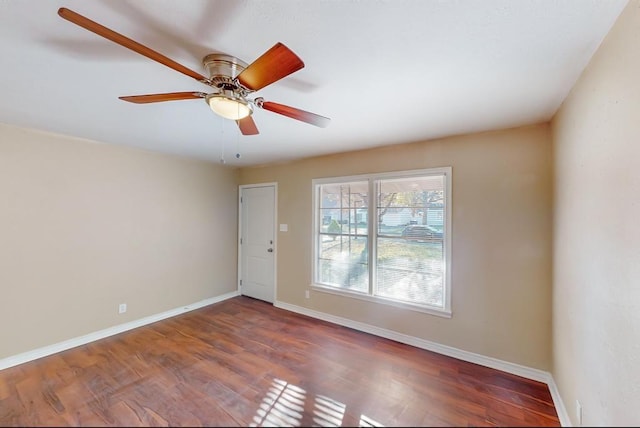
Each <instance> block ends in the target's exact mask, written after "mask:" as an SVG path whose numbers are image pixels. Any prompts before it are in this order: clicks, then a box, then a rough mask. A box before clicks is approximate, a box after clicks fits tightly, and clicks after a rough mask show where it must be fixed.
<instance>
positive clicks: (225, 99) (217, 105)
mask: <svg viewBox="0 0 640 428" xmlns="http://www.w3.org/2000/svg"><path fill="white" fill-rule="evenodd" d="M224 92H227V93H220V94H216V93H212V94H209V95H207V96H206V97H205V100H206V101H207V104H209V107H211V110H213V112H214V113H216V114H218V115H220V116H222V117H224V118H225V119H231V120H240V119H244V118H245V117H247V116H249V115H251V114H252V113H253V107H252V106H251V104H250V103H249V102H248V101H247V100H245V99H243V98H240V97H237V96H235V94H234V93H233V92H232V91H224Z"/></svg>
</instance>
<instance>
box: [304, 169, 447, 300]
mask: <svg viewBox="0 0 640 428" xmlns="http://www.w3.org/2000/svg"><path fill="white" fill-rule="evenodd" d="M342 180H345V179H342ZM446 186H447V178H446V174H445V173H443V172H438V173H434V172H429V171H425V172H424V173H423V174H415V173H414V174H408V175H405V176H403V175H402V173H398V174H397V176H393V175H390V174H381V175H380V176H373V175H372V176H368V177H367V178H366V179H360V178H358V179H354V180H353V181H349V180H348V179H347V180H346V181H340V182H338V181H336V182H330V180H328V179H325V180H323V183H321V184H316V185H315V189H316V192H317V193H316V198H317V199H316V200H317V202H316V210H317V211H316V214H317V224H316V230H317V235H316V242H317V247H316V250H315V259H316V266H315V268H316V269H315V272H316V275H315V282H316V283H317V284H319V285H322V286H328V287H331V288H336V289H341V290H345V291H352V292H357V293H363V294H366V295H369V296H372V297H379V298H382V299H385V300H393V301H398V302H405V303H410V304H414V305H416V304H417V305H422V306H426V307H433V308H437V309H446V308H445V306H446V303H447V302H446V300H447V294H446V292H447V278H446V247H445V245H446V242H447V241H446V233H447V224H446V218H447V216H446V210H447V201H446V194H447V193H446ZM370 194H372V195H374V196H373V197H371V198H370ZM369 219H372V220H373V223H371V222H370V221H369ZM370 267H371V269H370Z"/></svg>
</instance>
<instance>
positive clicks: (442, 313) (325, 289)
mask: <svg viewBox="0 0 640 428" xmlns="http://www.w3.org/2000/svg"><path fill="white" fill-rule="evenodd" d="M311 288H312V289H313V290H314V291H319V292H321V293H327V294H335V295H337V296H344V297H352V298H354V299H359V300H364V301H367V302H373V303H379V304H383V305H389V306H395V307H397V308H402V309H408V310H411V311H416V312H422V313H426V314H429V315H435V316H438V317H442V318H451V317H452V314H451V311H450V310H446V309H435V308H433V307H428V306H421V305H415V304H411V303H405V302H399V301H397V300H391V299H385V298H384V297H378V296H370V295H368V294H363V293H359V292H357V291H348V290H340V289H337V288H333V287H329V286H325V285H321V284H315V283H314V284H311Z"/></svg>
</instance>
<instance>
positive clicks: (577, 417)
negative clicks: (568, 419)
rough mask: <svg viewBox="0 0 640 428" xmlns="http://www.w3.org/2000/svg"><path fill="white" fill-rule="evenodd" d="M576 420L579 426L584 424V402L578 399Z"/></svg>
mask: <svg viewBox="0 0 640 428" xmlns="http://www.w3.org/2000/svg"><path fill="white" fill-rule="evenodd" d="M576 420H577V421H578V426H582V404H580V401H578V400H576Z"/></svg>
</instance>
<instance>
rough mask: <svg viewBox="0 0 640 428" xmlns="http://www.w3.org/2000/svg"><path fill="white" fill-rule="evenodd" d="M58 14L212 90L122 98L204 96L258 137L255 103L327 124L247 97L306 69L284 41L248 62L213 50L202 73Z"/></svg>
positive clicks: (216, 109)
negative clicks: (254, 113)
mask: <svg viewBox="0 0 640 428" xmlns="http://www.w3.org/2000/svg"><path fill="white" fill-rule="evenodd" d="M58 15H60V16H61V17H62V18H64V19H66V20H67V21H69V22H72V23H74V24H76V25H78V26H80V27H82V28H84V29H86V30H89V31H91V32H93V33H95V34H97V35H99V36H102V37H104V38H106V39H108V40H111V41H112V42H114V43H117V44H119V45H121V46H124V47H126V48H128V49H131V50H133V51H134V52H137V53H139V54H141V55H144V56H146V57H147V58H149V59H152V60H154V61H156V62H159V63H161V64H163V65H165V66H167V67H169V68H172V69H173V70H176V71H178V72H180V73H182V74H185V75H187V76H189V77H191V78H193V79H195V80H197V81H198V82H200V83H204V84H205V85H208V86H210V87H211V88H212V89H213V92H211V93H209V94H206V93H203V92H195V91H186V92H170V93H162V94H148V95H131V96H123V97H120V99H121V100H123V101H127V102H131V103H135V104H148V103H155V102H164V101H179V100H189V99H198V98H204V99H205V101H206V102H207V104H208V105H209V107H210V108H211V110H213V112H214V113H216V114H218V115H219V116H221V117H223V118H225V119H230V120H235V121H236V123H237V124H238V127H239V129H240V132H241V133H242V134H243V135H256V134H258V133H259V132H258V128H257V126H256V124H255V122H254V121H253V119H252V117H251V115H252V114H253V111H254V106H256V107H258V108H261V109H264V110H268V111H271V112H274V113H278V114H281V115H283V116H287V117H290V118H292V119H296V120H299V121H302V122H306V123H309V124H311V125H315V126H319V127H325V126H327V125H328V124H329V122H330V119H329V118H327V117H324V116H320V115H318V114H315V113H310V112H308V111H304V110H300V109H297V108H294V107H290V106H286V105H284V104H278V103H274V102H269V101H264V99H263V98H262V97H259V98H256V99H253V100H252V99H249V98H247V97H248V96H249V95H250V94H251V93H253V92H255V91H258V90H260V89H262V88H264V87H265V86H268V85H270V84H272V83H274V82H276V81H278V80H280V79H282V78H283V77H286V76H288V75H289V74H291V73H294V72H296V71H298V70H300V69H301V68H303V67H304V63H303V62H302V60H301V59H300V58H299V57H298V56H297V55H296V54H295V53H293V51H291V50H290V49H289V48H287V47H286V46H285V45H284V44H282V43H276V44H275V45H274V46H273V47H272V48H271V49H269V50H268V51H266V52H265V53H264V54H262V55H261V56H260V57H259V58H258V59H256V60H255V61H254V62H252V63H251V64H247V63H245V62H244V61H241V60H239V59H238V58H236V57H233V56H231V55H227V54H224V53H211V54H209V55H207V56H205V57H204V58H203V60H202V65H203V66H204V69H205V71H206V72H207V74H208V76H209V77H205V76H203V75H201V74H200V73H198V72H196V71H193V70H191V69H189V68H187V67H185V66H183V65H181V64H179V63H177V62H175V61H173V60H172V59H169V58H167V57H166V56H164V55H162V54H161V53H159V52H156V51H154V50H153V49H150V48H148V47H146V46H144V45H142V44H140V43H138V42H136V41H134V40H132V39H129V38H128V37H126V36H123V35H122V34H119V33H116V32H115V31H113V30H110V29H109V28H107V27H104V26H103V25H101V24H98V23H97V22H94V21H92V20H90V19H88V18H86V17H84V16H82V15H80V14H78V13H76V12H74V11H72V10H69V9H67V8H64V7H62V8H60V9H58Z"/></svg>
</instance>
